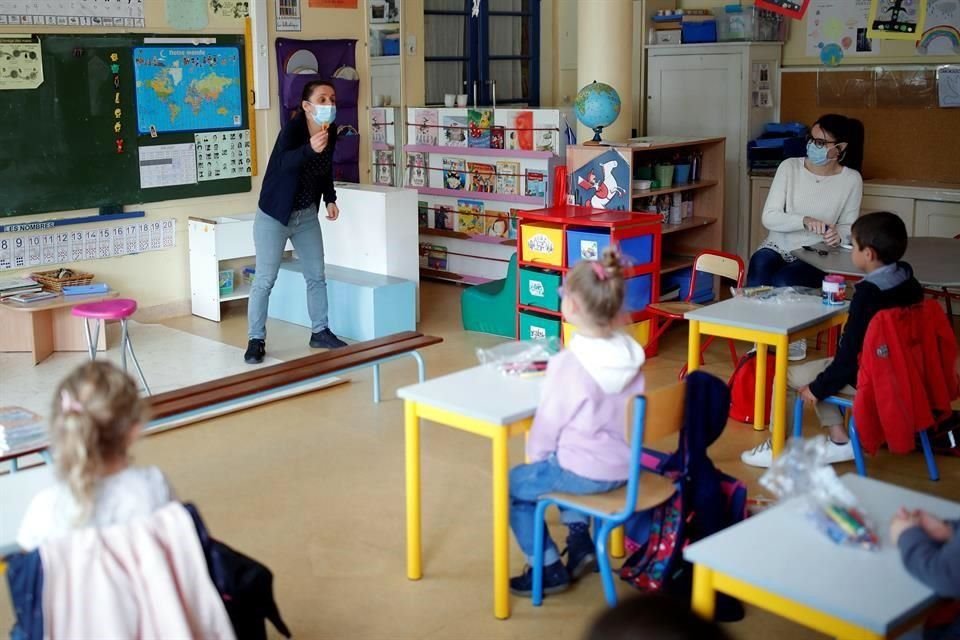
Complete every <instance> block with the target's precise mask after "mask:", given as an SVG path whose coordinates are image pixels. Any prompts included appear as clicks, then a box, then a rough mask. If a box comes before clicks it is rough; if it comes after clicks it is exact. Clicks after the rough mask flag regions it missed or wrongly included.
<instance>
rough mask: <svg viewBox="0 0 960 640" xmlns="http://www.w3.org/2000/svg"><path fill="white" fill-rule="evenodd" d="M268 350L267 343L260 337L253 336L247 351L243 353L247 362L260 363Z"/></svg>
mask: <svg viewBox="0 0 960 640" xmlns="http://www.w3.org/2000/svg"><path fill="white" fill-rule="evenodd" d="M266 352H267V346H266V343H264V341H263V340H260V339H258V338H251V339H250V341H249V342H247V352H246V353H244V354H243V361H244V362H246V363H247V364H260V363H261V362H263V356H264V354H266Z"/></svg>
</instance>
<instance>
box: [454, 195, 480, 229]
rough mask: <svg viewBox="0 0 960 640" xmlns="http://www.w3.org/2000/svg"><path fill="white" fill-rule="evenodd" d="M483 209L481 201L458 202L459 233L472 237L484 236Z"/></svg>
mask: <svg viewBox="0 0 960 640" xmlns="http://www.w3.org/2000/svg"><path fill="white" fill-rule="evenodd" d="M483 208H484V204H483V201H481V200H457V231H459V232H460V233H465V234H467V235H470V236H482V235H483V232H484V228H483V218H484V215H483Z"/></svg>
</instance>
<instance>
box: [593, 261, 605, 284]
mask: <svg viewBox="0 0 960 640" xmlns="http://www.w3.org/2000/svg"><path fill="white" fill-rule="evenodd" d="M590 266H591V267H593V272H594V273H595V274H597V280H601V281H603V280H606V279H607V270H606V269H604V268H603V265H602V264H600V263H599V262H591V263H590Z"/></svg>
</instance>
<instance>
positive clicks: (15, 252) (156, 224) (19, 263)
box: [0, 218, 177, 271]
mask: <svg viewBox="0 0 960 640" xmlns="http://www.w3.org/2000/svg"><path fill="white" fill-rule="evenodd" d="M176 244H177V221H176V219H175V218H171V219H169V220H152V221H149V222H148V221H146V220H143V219H141V220H140V221H137V222H130V223H129V224H120V223H118V224H116V225H110V226H103V227H97V228H92V229H72V228H71V229H62V230H61V229H51V230H50V231H45V232H38V233H28V234H19V235H10V236H7V235H2V236H0V271H7V270H10V269H27V268H34V267H42V266H49V265H57V264H63V263H65V262H79V261H81V260H97V259H99V258H113V257H119V256H125V255H130V254H134V253H144V252H147V251H162V250H163V249H172V248H173V247H175V246H176Z"/></svg>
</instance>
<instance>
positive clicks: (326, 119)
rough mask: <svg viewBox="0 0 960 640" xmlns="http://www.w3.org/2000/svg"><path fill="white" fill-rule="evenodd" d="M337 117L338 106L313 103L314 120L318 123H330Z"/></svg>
mask: <svg viewBox="0 0 960 640" xmlns="http://www.w3.org/2000/svg"><path fill="white" fill-rule="evenodd" d="M336 117H337V106H336V105H333V104H315V105H313V121H314V122H316V123H317V124H330V123H332V122H333V121H334V119H335V118H336Z"/></svg>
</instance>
